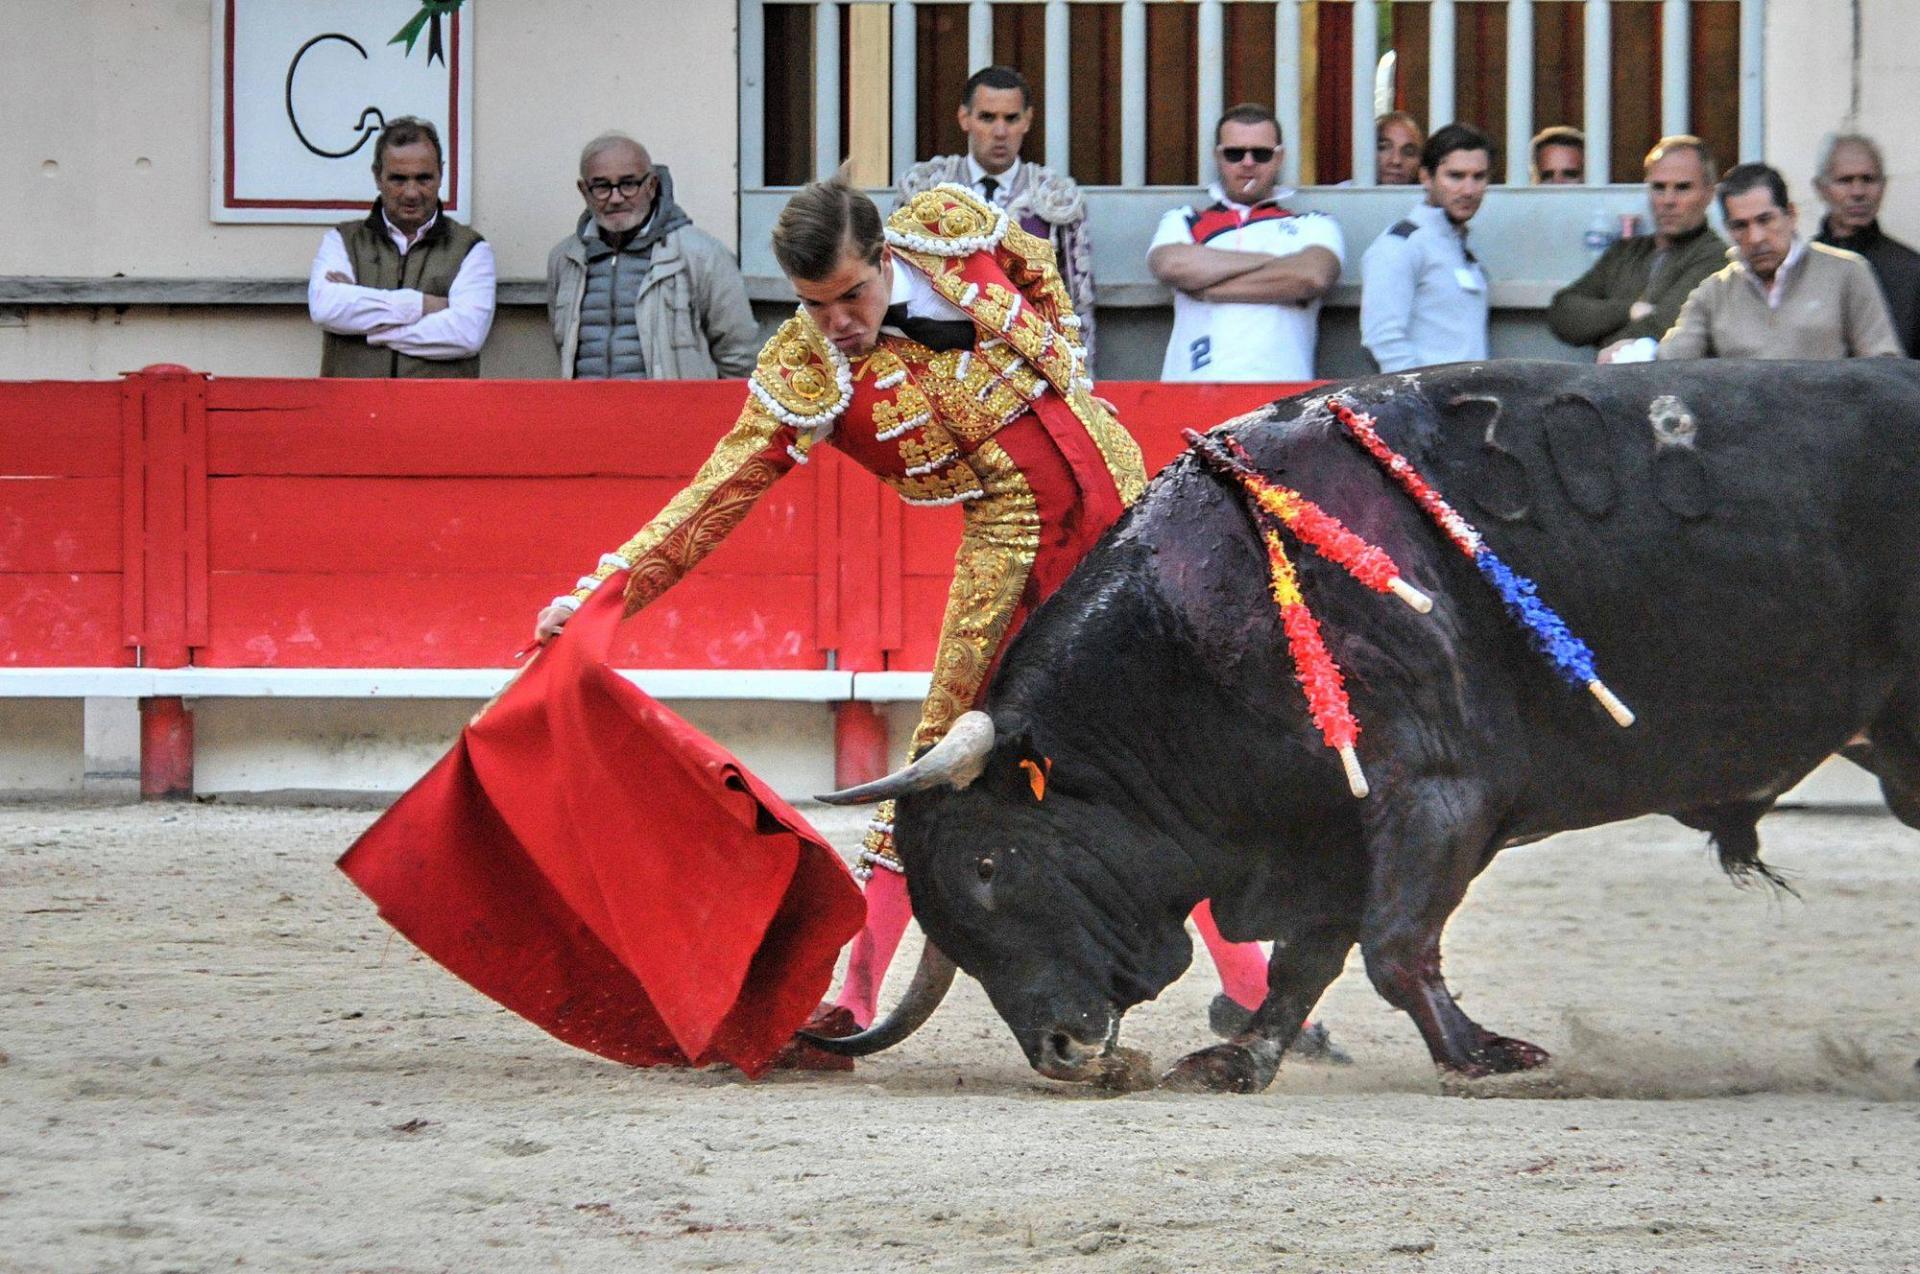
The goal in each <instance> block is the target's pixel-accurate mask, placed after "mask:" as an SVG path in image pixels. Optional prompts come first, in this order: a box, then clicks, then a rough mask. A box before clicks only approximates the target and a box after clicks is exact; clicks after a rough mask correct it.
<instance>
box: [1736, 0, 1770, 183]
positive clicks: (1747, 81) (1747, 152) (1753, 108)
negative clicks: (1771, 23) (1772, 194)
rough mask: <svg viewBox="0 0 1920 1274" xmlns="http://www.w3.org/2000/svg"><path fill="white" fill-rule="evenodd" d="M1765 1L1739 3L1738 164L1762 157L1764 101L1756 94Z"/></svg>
mask: <svg viewBox="0 0 1920 1274" xmlns="http://www.w3.org/2000/svg"><path fill="white" fill-rule="evenodd" d="M1766 37H1767V3H1766V0H1740V162H1741V163H1747V162H1748V161H1750V160H1757V159H1762V158H1764V157H1765V156H1766V153H1767V152H1766V144H1767V102H1766V99H1765V98H1764V97H1762V96H1761V94H1760V89H1761V83H1762V80H1763V78H1764V76H1765V72H1766V53H1767V38H1766Z"/></svg>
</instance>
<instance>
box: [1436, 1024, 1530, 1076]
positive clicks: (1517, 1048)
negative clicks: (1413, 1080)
mask: <svg viewBox="0 0 1920 1274" xmlns="http://www.w3.org/2000/svg"><path fill="white" fill-rule="evenodd" d="M1552 1060H1553V1054H1552V1053H1549V1052H1548V1051H1547V1050H1546V1049H1544V1048H1541V1047H1540V1046H1539V1045H1538V1044H1529V1043H1527V1042H1526V1041H1525V1040H1516V1039H1512V1038H1510V1037H1508V1036H1505V1035H1493V1034H1491V1033H1489V1034H1483V1035H1482V1036H1481V1037H1480V1047H1478V1048H1476V1049H1474V1050H1473V1052H1472V1053H1470V1054H1469V1055H1468V1057H1467V1064H1466V1065H1464V1066H1449V1067H1447V1069H1448V1070H1451V1071H1453V1072H1455V1073H1456V1074H1459V1075H1462V1076H1465V1077H1466V1078H1467V1079H1485V1078H1486V1077H1487V1076H1489V1075H1511V1074H1514V1073H1515V1072H1517V1071H1530V1070H1533V1069H1535V1068H1536V1067H1541V1066H1545V1065H1546V1064H1547V1063H1548V1062H1550V1061H1552Z"/></svg>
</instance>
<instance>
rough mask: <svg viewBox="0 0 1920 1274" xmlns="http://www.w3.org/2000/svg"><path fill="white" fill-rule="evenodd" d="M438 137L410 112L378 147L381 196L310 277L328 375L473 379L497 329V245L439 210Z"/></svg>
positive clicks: (327, 240) (331, 235) (337, 234)
mask: <svg viewBox="0 0 1920 1274" xmlns="http://www.w3.org/2000/svg"><path fill="white" fill-rule="evenodd" d="M442 161H443V156H442V153H441V150H440V134H439V133H438V132H437V131H435V129H434V127H433V125H432V124H430V123H428V122H427V121H426V120H423V119H416V118H414V117H413V116H411V115H403V116H399V117H398V118H395V119H393V120H390V121H388V123H387V125H386V127H385V128H384V129H382V130H381V132H380V137H379V140H378V141H376V142H375V143H374V147H373V176H374V182H375V184H376V186H377V187H378V189H379V192H380V197H379V198H378V199H377V200H376V201H375V203H374V205H373V207H372V208H371V209H369V210H368V212H367V215H366V216H365V217H364V218H361V219H359V220H356V221H345V222H342V223H341V224H339V225H338V226H335V227H334V228H333V229H331V230H329V231H327V233H326V234H325V236H323V237H322V238H321V240H320V251H319V252H318V254H316V255H315V257H314V259H313V269H312V271H311V272H310V273H309V275H308V276H307V313H308V315H309V316H311V317H312V319H313V321H314V322H315V323H316V324H318V325H319V327H320V330H321V331H323V332H325V333H326V336H325V339H324V342H323V344H322V347H321V354H320V374H321V375H322V376H352V377H362V378H372V379H380V378H387V377H468V376H478V375H479V374H480V347H481V346H482V345H485V344H486V341H487V333H488V332H489V331H490V330H492V328H493V303H494V280H495V266H494V260H493V249H492V247H490V246H489V245H488V244H487V241H486V240H485V239H482V238H481V237H480V235H479V234H478V233H477V232H476V231H474V230H473V229H472V228H471V227H468V226H463V225H461V224H460V223H459V222H457V221H454V220H452V219H451V218H449V217H447V216H444V215H443V213H442V209H441V207H440V170H441V164H442Z"/></svg>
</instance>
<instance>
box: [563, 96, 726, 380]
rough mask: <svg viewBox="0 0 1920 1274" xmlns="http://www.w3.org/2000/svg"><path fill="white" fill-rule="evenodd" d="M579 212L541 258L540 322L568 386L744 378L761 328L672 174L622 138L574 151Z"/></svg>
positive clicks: (612, 136) (609, 137) (721, 249)
mask: <svg viewBox="0 0 1920 1274" xmlns="http://www.w3.org/2000/svg"><path fill="white" fill-rule="evenodd" d="M574 185H575V187H576V188H577V189H578V190H579V191H580V197H581V198H582V199H583V200H584V201H585V202H586V209H585V211H583V212H582V213H581V214H580V222H579V224H578V225H577V226H576V227H575V228H574V232H573V233H572V234H570V235H568V236H567V237H566V238H564V239H562V240H561V241H560V242H559V243H558V244H556V245H554V249H553V251H552V252H550V253H549V254H548V255H547V317H548V318H549V319H550V320H551V321H552V323H553V344H554V348H555V349H557V350H558V351H559V353H560V375H561V376H562V377H565V378H566V379H568V380H574V379H578V380H713V379H715V378H717V377H723V376H724V377H742V376H745V375H746V374H747V373H748V372H751V371H752V370H753V363H754V358H755V356H756V355H757V354H758V353H759V351H760V326H759V324H758V323H756V322H755V321H754V317H753V307H752V306H751V305H749V304H748V302H747V288H746V283H745V282H744V281H743V280H742V279H741V277H740V267H739V265H738V264H737V263H736V262H735V261H734V259H733V254H732V253H730V252H728V251H727V249H726V247H725V246H724V245H722V244H721V243H720V241H719V240H718V239H715V238H714V237H713V236H712V235H710V234H708V233H707V232H706V231H704V230H701V229H700V228H699V227H697V226H695V225H694V224H693V219H692V218H691V217H689V216H687V214H686V213H685V211H683V210H682V209H681V207H680V205H679V204H677V203H675V202H674V200H673V175H672V174H671V173H669V172H668V171H667V169H666V167H665V165H661V164H655V163H654V162H653V160H652V158H651V156H649V155H648V154H647V149H646V147H644V146H642V145H641V144H640V143H639V142H637V141H635V140H634V139H633V138H631V137H628V136H627V135H626V134H625V133H602V134H601V135H600V136H598V137H596V138H594V139H593V140H592V141H590V142H588V143H587V144H586V146H585V147H584V148H583V149H582V150H581V152H580V177H579V179H578V180H577V181H576V182H575V183H574Z"/></svg>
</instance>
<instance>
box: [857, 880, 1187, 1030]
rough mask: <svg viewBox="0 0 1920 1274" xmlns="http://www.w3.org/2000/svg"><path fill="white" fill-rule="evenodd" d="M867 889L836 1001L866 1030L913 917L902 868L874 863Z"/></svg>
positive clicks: (871, 1021) (871, 1023) (871, 1022)
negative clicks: (863, 915)
mask: <svg viewBox="0 0 1920 1274" xmlns="http://www.w3.org/2000/svg"><path fill="white" fill-rule="evenodd" d="M866 893H867V927H866V928H864V929H862V930H861V931H860V936H859V937H857V938H855V939H854V940H853V951H852V953H851V954H850V955H849V956H848V957H847V980H846V981H845V982H844V983H842V984H841V987H840V998H839V999H838V1000H837V1001H835V1003H836V1004H838V1006H839V1007H841V1008H843V1009H845V1010H847V1012H849V1013H851V1014H853V1020H854V1021H856V1022H858V1023H859V1024H860V1029H861V1030H863V1031H864V1030H866V1029H867V1027H869V1026H871V1025H873V1014H874V1010H875V1008H876V1007H877V1006H878V1005H879V1003H880V983H881V982H882V981H884V980H885V979H886V976H887V966H888V965H889V964H891V963H892V962H893V953H894V952H895V951H896V950H897V949H898V948H899V946H900V937H901V935H902V934H904V933H905V932H906V931H907V921H909V920H911V919H913V904H912V903H911V902H909V901H908V899H907V878H906V877H905V876H902V875H901V874H900V873H899V872H897V871H889V870H887V869H886V868H885V867H875V868H874V869H873V877H872V878H871V879H870V880H868V881H867V890H866ZM1201 905H1202V906H1205V904H1204V903H1203V904H1201Z"/></svg>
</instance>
